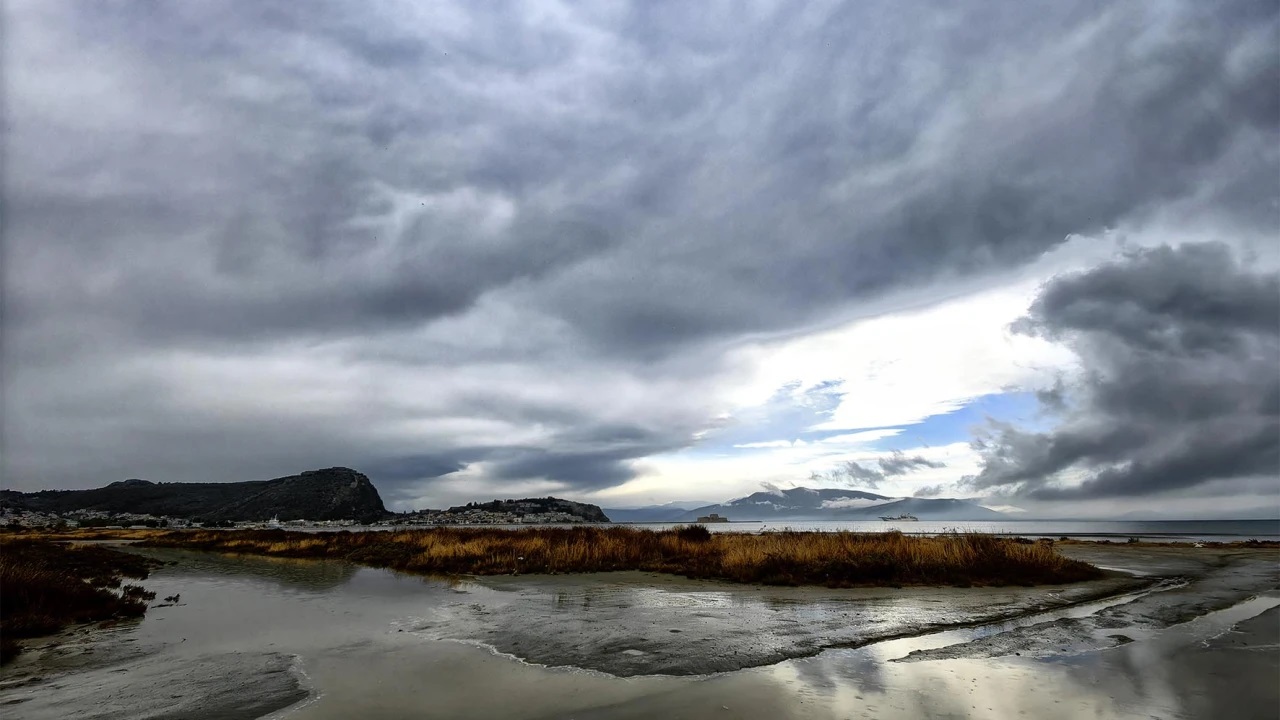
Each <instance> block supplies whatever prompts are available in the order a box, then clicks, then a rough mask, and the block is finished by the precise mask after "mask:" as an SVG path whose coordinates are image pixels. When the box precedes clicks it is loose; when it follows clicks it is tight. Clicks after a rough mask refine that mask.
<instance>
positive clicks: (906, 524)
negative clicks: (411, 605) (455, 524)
mask: <svg viewBox="0 0 1280 720" xmlns="http://www.w3.org/2000/svg"><path fill="white" fill-rule="evenodd" d="M688 524H689V523H613V525H625V526H630V527H638V528H647V529H651V530H664V529H667V528H675V527H680V526H683V525H688ZM415 527H422V526H397V527H387V526H381V527H373V528H367V529H370V530H406V529H412V528H415ZM468 527H476V526H468ZM484 527H501V528H527V527H573V526H572V525H563V526H555V525H489V526H484ZM706 527H707V529H709V530H711V531H712V532H746V533H759V532H781V531H786V530H796V531H806V532H885V531H887V530H899V531H901V532H903V533H905V534H908V535H941V534H945V533H954V532H981V533H989V534H992V535H1004V536H1010V537H1026V538H1045V537H1047V538H1055V539H1057V538H1063V537H1066V538H1072V539H1077V540H1113V541H1120V542H1126V541H1127V540H1128V539H1129V538H1135V537H1136V538H1138V539H1139V540H1144V541H1151V542H1175V541H1186V542H1238V541H1242V540H1272V541H1280V520H1004V519H1001V520H916V521H892V520H890V521H886V520H765V521H762V522H746V521H743V522H737V521H735V522H726V523H706ZM334 529H344V530H358V529H365V528H354V527H347V528H334Z"/></svg>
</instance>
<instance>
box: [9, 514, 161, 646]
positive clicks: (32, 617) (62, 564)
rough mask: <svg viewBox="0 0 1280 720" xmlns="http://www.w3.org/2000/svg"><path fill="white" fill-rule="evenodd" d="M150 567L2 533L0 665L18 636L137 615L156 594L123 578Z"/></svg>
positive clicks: (101, 551)
mask: <svg viewBox="0 0 1280 720" xmlns="http://www.w3.org/2000/svg"><path fill="white" fill-rule="evenodd" d="M152 566H153V562H152V561H150V560H148V559H146V558H143V557H140V556H138V555H132V554H129V553H124V552H120V551H118V550H111V549H109V548H104V547H97V546H89V545H80V546H75V545H66V544H63V543H55V542H49V541H47V540H38V539H28V538H22V537H0V663H3V662H8V661H9V660H12V659H13V658H14V657H15V656H16V655H17V654H18V652H19V651H20V646H19V644H18V640H20V639H22V638H32V637H38V636H40V635H48V634H50V633H54V632H57V631H59V630H61V629H62V628H64V627H67V626H68V625H73V624H75V623H83V622H93V621H99V620H112V619H118V618H131V617H141V616H142V614H143V613H145V612H146V610H147V602H148V601H150V600H152V599H153V598H155V593H152V592H148V591H147V590H146V589H145V588H143V587H142V586H140V585H126V584H124V583H123V579H124V578H126V577H128V578H137V579H143V578H145V577H147V575H148V573H149V571H150V568H151V567H152Z"/></svg>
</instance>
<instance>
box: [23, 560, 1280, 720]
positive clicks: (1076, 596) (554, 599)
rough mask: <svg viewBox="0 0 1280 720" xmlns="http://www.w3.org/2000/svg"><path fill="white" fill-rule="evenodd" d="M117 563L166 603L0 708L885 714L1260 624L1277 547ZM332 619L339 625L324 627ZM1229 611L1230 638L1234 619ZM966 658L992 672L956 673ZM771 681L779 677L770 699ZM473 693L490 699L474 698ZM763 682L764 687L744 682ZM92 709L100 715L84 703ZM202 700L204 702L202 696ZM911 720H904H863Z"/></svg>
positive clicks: (66, 647)
mask: <svg viewBox="0 0 1280 720" xmlns="http://www.w3.org/2000/svg"><path fill="white" fill-rule="evenodd" d="M128 551H129V552H136V553H139V554H143V555H146V556H148V557H152V558H154V559H157V560H160V561H163V562H166V563H168V564H166V565H164V567H163V568H161V569H159V570H157V572H156V573H155V575H154V577H153V579H154V583H155V589H157V590H160V591H161V592H162V593H168V592H178V591H181V592H182V594H183V602H182V603H181V604H180V605H177V606H171V607H164V608H159V609H156V610H155V611H154V612H153V613H148V615H147V617H146V618H145V619H143V620H140V621H134V622H130V623H123V624H121V625H119V626H117V627H115V628H111V629H105V630H104V629H99V628H97V627H88V628H81V629H77V630H75V631H72V632H70V633H67V634H64V635H60V636H59V637H58V638H56V639H53V640H51V641H50V642H49V643H48V644H49V645H50V646H51V647H50V649H49V651H48V652H47V653H46V652H43V651H38V652H37V651H33V653H32V655H31V656H29V658H28V660H29V662H27V661H23V662H21V663H20V664H19V665H17V666H15V667H11V668H6V669H5V670H3V671H0V703H3V704H4V705H3V706H5V707H12V708H14V709H15V710H17V711H18V712H21V713H22V714H23V716H24V717H31V718H34V719H36V720H40V719H42V718H54V717H61V716H66V714H67V712H68V709H78V710H79V711H80V713H79V715H78V716H83V717H88V718H102V719H104V720H105V719H106V718H116V717H128V716H130V715H131V714H132V715H137V714H140V713H141V712H142V711H144V710H151V709H154V710H156V711H159V710H160V709H161V708H162V707H165V706H166V704H174V705H175V706H177V707H180V708H182V709H183V711H184V713H185V714H184V715H183V716H184V717H192V718H196V719H197V720H210V719H211V718H214V717H218V718H223V719H230V718H234V719H236V720H238V719H239V718H250V717H259V716H261V715H262V714H263V713H264V712H265V711H268V709H269V708H274V710H271V711H272V712H275V713H277V714H276V715H271V716H270V717H283V716H286V715H287V716H288V717H291V718H293V717H296V718H298V720H309V719H312V718H316V719H320V718H323V719H326V720H327V719H328V718H334V717H342V716H343V715H344V714H348V713H349V712H350V711H352V710H353V709H356V708H364V707H366V703H368V702H369V700H370V698H371V697H372V696H370V695H369V692H371V690H370V688H371V687H373V685H371V684H370V683H376V684H377V686H378V687H386V688H389V689H388V690H387V691H386V692H385V693H384V692H379V694H378V695H377V697H378V698H380V700H379V701H378V702H379V703H380V704H378V706H377V707H378V708H380V712H381V713H382V714H380V715H379V714H377V713H374V714H373V715H370V716H371V717H402V716H404V715H406V714H408V713H409V712H410V711H412V710H413V709H414V708H417V707H423V705H422V703H424V702H427V703H431V706H432V707H433V708H435V710H436V713H437V714H438V715H440V716H449V717H491V716H493V715H494V713H495V712H496V711H497V709H498V708H500V707H510V703H511V702H514V701H516V700H520V701H521V702H522V703H531V705H530V706H529V707H531V708H532V709H528V710H527V711H522V712H523V716H525V717H530V718H541V717H564V716H574V717H596V716H597V715H596V714H592V712H587V710H589V709H590V708H597V710H596V711H595V712H597V713H598V716H600V717H611V716H613V715H614V713H615V710H616V709H617V708H619V707H621V706H619V705H618V703H625V704H627V705H626V707H628V708H633V710H632V711H631V712H630V714H628V713H622V714H623V716H634V717H645V716H652V715H655V714H657V715H666V714H670V711H673V710H680V711H681V712H686V714H689V713H692V714H693V715H695V716H701V714H699V713H714V712H717V711H719V712H722V711H720V707H721V706H722V705H727V706H730V707H732V708H739V707H742V705H741V703H742V702H744V700H743V699H742V698H743V697H745V696H746V695H744V694H745V693H754V694H751V695H750V696H751V697H752V698H753V699H754V700H758V707H757V703H756V702H754V701H753V703H752V705H751V708H752V709H751V710H750V711H744V713H745V714H742V717H783V718H791V717H804V716H806V712H807V711H808V709H809V708H812V707H814V704H816V705H817V706H818V707H823V705H822V703H823V702H827V701H825V700H822V698H823V697H828V696H826V695H824V694H823V692H825V691H820V690H813V691H810V692H809V694H802V695H800V696H791V695H789V694H788V693H787V692H786V691H784V690H782V688H785V687H789V686H788V685H787V684H786V683H787V682H791V680H792V679H795V678H797V677H798V678H807V677H809V676H808V675H806V673H807V672H808V671H807V670H806V668H811V669H817V668H823V669H824V670H823V672H824V673H836V674H835V675H824V676H822V677H826V678H828V679H822V677H819V676H814V677H813V678H811V679H808V680H804V681H803V683H802V686H801V687H810V688H821V687H824V685H823V683H827V682H831V681H833V680H832V678H839V677H841V675H839V672H841V671H840V668H842V667H846V666H848V667H851V670H850V671H851V672H855V674H854V675H852V676H851V677H852V678H854V680H851V682H853V683H854V685H853V686H852V688H853V690H855V691H857V692H858V693H859V694H860V695H865V696H866V697H867V699H868V700H869V701H871V702H878V703H879V704H880V706H881V707H882V708H883V707H884V706H885V705H884V704H885V702H886V701H887V700H888V699H889V698H891V697H894V695H892V694H887V693H890V692H891V689H892V688H895V687H901V686H899V685H895V684H893V683H897V682H908V683H910V684H909V685H907V686H905V687H902V689H903V690H906V691H907V695H906V696H911V692H914V691H913V690H911V688H925V687H928V683H932V682H936V680H931V679H930V680H926V679H914V680H913V679H912V678H936V677H943V678H945V677H946V676H947V675H948V674H949V673H953V672H960V673H966V672H969V671H970V669H972V670H973V671H974V672H977V669H979V668H985V669H983V670H982V673H986V674H987V675H978V676H975V677H977V678H978V679H979V681H981V678H982V677H984V676H989V677H991V678H993V679H992V680H991V682H995V683H1004V682H1008V681H1012V680H1015V679H1016V676H1006V675H1003V674H1002V673H1006V672H1007V670H1003V669H1001V668H1009V667H1011V665H1010V663H1015V664H1016V666H1017V667H1025V668H1028V669H1029V670H1030V669H1031V668H1032V666H1028V665H1027V664H1026V663H1028V662H1035V658H1039V657H1044V658H1056V657H1066V656H1077V657H1089V658H1098V660H1096V661H1095V660H1090V661H1089V662H1090V663H1095V662H1108V661H1106V658H1107V657H1111V656H1110V655H1107V654H1102V655H1099V654H1096V651H1097V650H1104V649H1115V650H1116V651H1117V652H1127V650H1126V648H1130V647H1139V646H1141V647H1146V646H1147V645H1148V644H1149V643H1151V642H1154V641H1157V640H1159V639H1160V638H1162V637H1165V636H1168V637H1170V638H1174V637H1182V636H1185V635H1186V634H1187V633H1188V632H1191V631H1192V630H1193V629H1194V628H1197V627H1198V626H1201V625H1206V626H1207V627H1208V629H1207V630H1202V631H1198V632H1201V633H1205V632H1208V633H1210V635H1212V636H1215V637H1216V636H1219V635H1221V633H1222V632H1223V629H1222V627H1220V626H1219V624H1215V623H1221V622H1223V621H1219V620H1216V619H1215V618H1216V617H1217V615H1215V612H1217V611H1218V610H1220V609H1221V608H1239V610H1232V611H1231V612H1229V613H1226V615H1227V616H1230V618H1235V617H1236V616H1237V615H1238V616H1239V618H1238V620H1239V622H1242V623H1243V622H1249V621H1250V618H1245V617H1244V616H1245V615H1250V614H1252V613H1253V609H1251V608H1253V606H1254V605H1257V606H1258V608H1256V609H1262V611H1263V612H1265V613H1268V615H1267V616H1266V617H1274V614H1275V613H1274V608H1273V609H1272V610H1265V609H1263V608H1262V605H1260V604H1259V603H1258V602H1257V601H1253V604H1252V605H1250V601H1248V598H1249V597H1251V596H1261V597H1270V598H1274V597H1276V595H1275V590H1274V586H1275V584H1276V581H1275V578H1274V577H1273V574H1274V573H1273V572H1272V570H1271V566H1273V565H1274V559H1275V555H1274V553H1273V552H1270V551H1267V550H1256V549H1227V550H1222V549H1204V550H1199V549H1190V548H1186V547H1167V546H1166V547H1133V546H1127V545H1123V544H1110V545H1107V544H1097V545H1093V544H1081V545H1076V546H1073V547H1070V548H1064V551H1065V552H1069V553H1071V554H1072V555H1079V556H1080V557H1082V558H1083V559H1087V560H1090V561H1092V562H1096V563H1099V564H1103V565H1108V566H1112V567H1119V568H1123V570H1122V571H1112V572H1109V573H1108V578H1107V579H1104V580H1101V581H1090V582H1086V583H1078V584H1074V585H1068V586H1058V587H1049V588H1044V587H1039V588H1021V587H1006V588H970V589H961V588H951V587H908V588H902V589H894V588H887V587H885V588H863V589H850V590H840V589H836V590H832V589H827V588H822V587H814V586H806V587H776V586H753V585H740V584H733V583H724V582H708V581H704V580H690V579H686V578H681V577H679V576H674V575H660V574H652V573H640V572H615V573H597V574H577V575H556V576H549V575H518V576H507V575H500V576H482V577H478V578H475V579H474V580H463V581H461V582H456V581H455V582H454V583H450V582H447V581H444V580H437V579H431V578H421V577H416V576H413V575H401V574H398V573H394V572H387V571H384V570H376V569H368V568H364V567H360V566H355V565H351V564H350V563H346V562H335V561H325V560H315V559H286V558H272V557H268V556H253V555H245V556H236V557H231V556H226V555H221V554H217V553H207V552H200V551H191V550H170V549H156V548H129V549H128ZM1174 578H1181V581H1179V582H1173V581H1172V579H1174ZM149 584H150V583H149ZM237 588H239V589H237ZM272 588H275V589H274V590H273V589H272ZM229 592H230V594H228V593H229ZM264 592H265V593H267V596H266V597H264V596H263V593H264ZM246 593H247V594H246ZM255 598H257V599H255ZM258 599H263V600H270V602H268V603H267V604H265V605H260V604H258V603H259V600H258ZM300 599H306V602H301V603H300V602H299V600H300ZM1242 602H1243V603H1244V604H1241V603H1242ZM1268 602H1273V601H1268ZM1246 610H1247V611H1248V612H1245V611H1246ZM1233 613H1234V615H1233ZM335 615H337V616H341V617H345V618H347V620H345V621H344V622H342V623H337V624H335V623H333V622H332V621H331V618H333V617H335ZM1201 618H1203V620H1201ZM1230 618H1229V623H1228V624H1230V623H1234V622H1236V621H1237V620H1236V619H1230ZM1188 621H1193V622H1191V624H1189V625H1188V624H1185V623H1187V622H1188ZM1249 627H1250V628H1253V632H1254V634H1255V635H1256V631H1257V630H1258V628H1262V629H1265V628H1266V625H1265V623H1264V622H1263V621H1262V620H1258V621H1252V624H1251V625H1250V626H1249ZM677 631H679V632H677ZM228 633H230V635H229V636H228V635H227V634H228ZM1120 637H1123V638H1126V639H1119V638H1120ZM1195 637H1197V638H1198V637H1199V635H1196V636H1195ZM1231 637H1232V638H1234V637H1235V636H1231ZM1231 642H1233V643H1234V642H1236V641H1235V640H1234V639H1233V640H1231ZM1126 643H1128V644H1126ZM1160 647H1163V646H1160ZM1178 647H1182V645H1179V646H1178ZM1191 647H1192V648H1199V647H1200V644H1199V641H1198V640H1197V641H1195V642H1193V643H1192V644H1191ZM1228 651H1229V650H1223V651H1222V652H1228ZM1196 652H1197V653H1198V652H1199V650H1196ZM1215 652H1216V651H1215ZM1233 652H1235V655H1229V656H1227V657H1231V658H1234V660H1232V661H1231V662H1235V663H1239V662H1242V661H1243V660H1242V658H1243V657H1244V656H1243V655H1242V654H1241V653H1243V652H1245V651H1233ZM1253 652H1255V653H1256V652H1257V651H1253ZM1018 655H1020V656H1021V657H1017V656H1018ZM1165 656H1168V657H1179V658H1180V657H1184V656H1183V655H1177V654H1174V653H1167V654H1163V655H1162V656H1161V657H1165ZM1189 657H1190V658H1191V659H1188V660H1186V661H1185V662H1193V661H1194V662H1197V663H1203V662H1204V661H1202V660H1198V659H1196V658H1200V657H1201V655H1199V654H1196V655H1193V656H1189ZM1204 657H1205V658H1208V657H1209V656H1207V655H1206V656H1204ZM1214 657H1217V656H1214ZM984 658H1001V661H1000V663H997V664H994V665H990V664H975V663H984V662H985V661H984V660H983V659H984ZM920 660H931V661H932V662H919V661H920ZM1080 662H1082V661H1073V662H1071V663H1066V664H1061V663H1050V664H1049V665H1047V666H1034V669H1035V672H1037V673H1047V672H1052V673H1055V675H1053V676H1052V678H1050V677H1045V680H1044V682H1045V683H1048V685H1047V686H1048V687H1058V683H1061V682H1065V680H1063V679H1060V678H1059V679H1053V678H1058V675H1057V674H1056V673H1059V671H1060V670H1061V669H1063V668H1072V667H1077V666H1079V663H1080ZM1178 662H1184V661H1183V660H1179V661H1178ZM849 663H853V664H852V665H851V666H849ZM865 663H874V665H866V664H865ZM1089 667H1092V665H1090V666H1089ZM1108 667H1109V666H1108ZM1178 667H1181V665H1179V666H1178ZM1232 667H1236V666H1234V665H1233V666H1232ZM950 668H954V669H950ZM1055 668H1057V669H1055ZM1254 668H1255V666H1254V665H1248V666H1246V667H1245V669H1244V670H1241V671H1242V672H1243V671H1248V672H1253V671H1254ZM126 670H127V671H126ZM117 671H121V672H117ZM797 672H798V673H800V675H798V676H797V675H796V673H797ZM866 673H870V675H866ZM862 677H871V678H876V677H880V678H884V680H883V682H886V683H890V684H889V685H886V686H885V688H886V689H885V690H884V691H883V693H882V692H880V691H877V690H874V689H873V688H869V687H867V686H865V685H863V684H859V683H862V682H863V681H862V680H858V679H856V678H862ZM1002 677H1005V678H1007V679H1006V680H999V678H1002ZM769 678H786V679H788V680H786V681H785V682H783V684H781V685H775V684H774V683H772V681H770V680H769ZM892 678H902V680H897V681H892V680H891V679H892ZM762 682H763V683H765V685H764V686H761V685H760V683H762ZM841 682H844V681H841ZM966 682H967V681H966ZM493 683H497V684H496V685H492V684H493ZM811 683H818V684H817V685H816V686H815V685H812V684H811ZM921 683H925V684H921ZM491 686H492V687H500V688H504V689H502V690H496V689H495V690H492V691H491V692H490V693H486V694H482V695H476V694H475V693H476V692H477V691H478V690H479V689H481V688H485V687H491ZM761 687H764V688H775V689H769V690H765V689H754V688H761ZM940 687H945V685H944V686H940ZM994 687H1004V686H1003V685H1000V684H997V685H995V686H994ZM233 688H234V689H235V692H231V690H232V689H233ZM814 692H817V694H813V693H814ZM1020 692H1025V691H1020ZM1110 692H1127V690H1126V689H1125V688H1124V687H1123V686H1121V687H1119V689H1113V690H1112V691H1110ZM779 693H782V694H779ZM172 695H179V696H181V697H180V698H177V699H171V696H172ZM906 696H904V697H906ZM104 697H108V698H111V702H110V703H109V704H107V705H102V698H104ZM209 697H214V698H215V699H216V698H222V700H218V702H219V703H222V704H220V705H218V706H217V707H214V706H204V705H201V704H200V700H199V699H201V698H209ZM787 697H793V699H792V700H791V701H790V702H787V701H785V698H787ZM794 697H800V698H803V699H804V701H805V702H804V703H803V704H801V703H799V702H797V701H796V700H795V699H794ZM850 697H851V696H850ZM1082 697H1084V696H1082ZM223 700H225V702H223ZM437 702H439V703H443V705H437V704H436V703H437ZM1024 702H1033V701H1032V699H1029V698H1025V697H1024ZM1239 702H1244V700H1240V701H1239ZM632 703H634V705H632ZM811 703H813V704H811ZM838 707H844V706H838ZM963 707H964V708H968V704H965V705H964V706H963ZM1024 707H1027V708H1030V709H1035V708H1036V707H1037V706H1035V705H1034V704H1032V705H1026V706H1024ZM1082 707H1083V706H1075V705H1073V706H1071V708H1069V709H1068V708H1066V707H1064V708H1061V709H1060V708H1057V707H1053V708H1049V709H1048V711H1047V712H1042V713H1038V716H1040V717H1047V718H1054V717H1061V718H1065V717H1070V716H1071V715H1070V712H1071V711H1072V710H1074V711H1075V712H1077V713H1078V712H1083V710H1082ZM104 708H105V709H104ZM694 709H697V710H698V711H699V712H694ZM1054 711H1057V714H1054ZM845 712H847V711H845ZM1032 714H1035V713H1032ZM1095 714H1096V713H1095ZM824 715H825V713H819V716H824ZM913 715H917V713H915V712H914V711H912V710H909V709H904V710H903V711H902V713H901V714H892V713H889V714H885V715H879V714H877V716H882V717H907V716H913ZM1103 715H1106V716H1109V715H1107V714H1106V713H1103ZM730 716H732V715H730ZM835 716H837V717H839V716H842V715H839V714H835ZM1162 716H1170V714H1169V713H1165V714H1163V715H1162Z"/></svg>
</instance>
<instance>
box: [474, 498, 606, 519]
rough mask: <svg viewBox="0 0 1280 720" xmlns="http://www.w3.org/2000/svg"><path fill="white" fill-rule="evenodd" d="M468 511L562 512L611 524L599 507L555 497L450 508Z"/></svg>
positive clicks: (516, 513)
mask: <svg viewBox="0 0 1280 720" xmlns="http://www.w3.org/2000/svg"><path fill="white" fill-rule="evenodd" d="M467 510H487V511H488V512H493V513H512V514H515V515H539V514H542V513H551V512H561V513H565V514H568V515H574V516H577V517H580V518H582V519H583V520H586V521H587V522H609V518H608V517H605V514H604V511H603V510H601V509H600V506H598V505H591V504H589V503H580V502H574V501H572V500H561V499H560V498H554V497H545V498H523V499H520V500H494V501H492V502H486V503H469V504H467V505H458V506H456V507H451V508H449V512H451V513H464V512H466V511H467Z"/></svg>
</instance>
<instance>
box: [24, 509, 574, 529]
mask: <svg viewBox="0 0 1280 720" xmlns="http://www.w3.org/2000/svg"><path fill="white" fill-rule="evenodd" d="M585 522H589V521H588V520H586V519H585V518H583V517H581V516H579V515H574V514H572V513H567V512H562V511H555V510H552V511H517V510H513V511H494V510H486V509H481V508H450V509H449V510H418V511H415V512H408V513H395V514H388V516H387V517H386V518H384V519H381V520H377V521H374V522H371V523H367V524H365V525H361V524H359V523H357V522H356V521H354V520H306V519H291V520H284V521H281V520H279V519H278V518H275V519H272V520H267V521H261V522H259V521H241V522H232V521H221V522H206V523H202V522H198V521H194V520H189V519H186V518H179V517H170V516H161V515H148V514H139V513H110V512H104V511H101V510H75V511H71V512H66V513H50V512H38V511H33V510H26V509H22V508H13V507H0V527H9V528H30V529H60V528H67V529H71V528H96V527H111V528H173V529H181V528H212V527H226V528H237V529H242V530H252V529H259V530H261V529H271V528H284V527H288V528H345V527H357V526H360V527H386V528H404V527H415V526H445V525H559V524H570V523H585Z"/></svg>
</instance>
